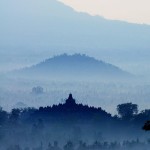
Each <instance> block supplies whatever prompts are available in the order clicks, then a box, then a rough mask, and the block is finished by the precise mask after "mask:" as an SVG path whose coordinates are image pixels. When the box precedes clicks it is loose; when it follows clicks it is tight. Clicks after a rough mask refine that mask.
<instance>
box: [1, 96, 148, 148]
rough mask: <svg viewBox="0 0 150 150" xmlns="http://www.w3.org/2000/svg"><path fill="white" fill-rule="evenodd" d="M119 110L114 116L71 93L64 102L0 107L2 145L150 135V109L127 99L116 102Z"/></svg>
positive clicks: (129, 138)
mask: <svg viewBox="0 0 150 150" xmlns="http://www.w3.org/2000/svg"><path fill="white" fill-rule="evenodd" d="M117 111H118V114H117V115H114V116H113V115H111V114H110V113H107V112H106V111H105V110H103V109H102V108H100V107H99V108H95V107H89V106H88V105H83V104H77V103H76V101H75V99H74V98H73V97H72V94H70V95H69V97H68V99H66V102H65V103H64V104H58V105H53V106H47V107H40V108H39V109H36V108H24V109H13V110H12V111H11V112H6V111H4V110H3V109H2V108H1V109H0V143H1V144H0V149H1V150H3V149H4V150H5V149H6V147H7V146H8V145H16V144H20V145H22V146H26V145H28V146H29V147H30V146H33V143H34V146H38V145H39V141H43V144H44V146H45V145H46V143H48V142H49V141H55V140H59V143H60V144H61V145H63V144H65V143H66V141H68V140H70V141H73V142H74V143H77V142H78V141H80V140H83V141H88V142H89V143H90V142H94V141H101V142H103V141H104V140H109V141H115V140H117V142H122V141H124V140H132V139H135V138H140V139H142V140H147V139H148V138H149V137H148V134H147V133H145V132H144V131H143V130H142V127H143V125H144V123H145V122H146V121H147V120H149V119H150V110H143V111H141V112H139V111H138V105H136V104H132V103H124V104H119V105H118V106H117ZM129 143H130V142H129ZM16 149H17V148H16ZM16 149H15V150H16ZM86 149H88V148H85V150H86ZM8 150H13V148H11V149H8ZM18 150H19V148H18ZM65 150H67V149H65ZM68 150H69V149H68Z"/></svg>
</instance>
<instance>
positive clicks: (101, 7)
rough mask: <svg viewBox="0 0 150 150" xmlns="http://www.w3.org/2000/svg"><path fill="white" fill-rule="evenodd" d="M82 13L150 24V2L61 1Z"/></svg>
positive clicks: (142, 0) (113, 0)
mask: <svg viewBox="0 0 150 150" xmlns="http://www.w3.org/2000/svg"><path fill="white" fill-rule="evenodd" d="M59 1H61V2H64V3H65V4H67V5H69V6H71V7H73V8H74V9H75V10H77V11H80V12H88V13H90V14H91V15H100V16H103V17H105V18H108V19H113V20H123V21H128V22H134V23H142V24H143V23H144V24H150V0H59Z"/></svg>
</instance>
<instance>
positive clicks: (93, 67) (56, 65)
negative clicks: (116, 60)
mask: <svg viewBox="0 0 150 150" xmlns="http://www.w3.org/2000/svg"><path fill="white" fill-rule="evenodd" d="M14 74H15V76H16V75H17V76H18V77H24V78H29V77H30V78H33V79H38V80H40V79H43V78H44V79H48V80H49V79H56V80H64V79H65V80H67V81H68V80H81V81H82V80H87V79H88V80H96V81H97V80H103V79H107V80H108V79H109V80H113V79H130V78H131V77H132V75H131V74H130V73H128V72H126V71H123V70H122V69H120V68H118V67H116V66H115V65H112V64H109V63H106V62H104V61H100V60H96V59H95V58H93V57H89V56H87V55H81V54H74V55H67V54H62V55H58V56H55V57H52V58H50V59H46V60H45V61H43V62H41V63H38V64H36V65H33V66H31V67H28V68H24V69H21V70H18V71H14V72H12V75H14Z"/></svg>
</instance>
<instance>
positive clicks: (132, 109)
mask: <svg viewBox="0 0 150 150" xmlns="http://www.w3.org/2000/svg"><path fill="white" fill-rule="evenodd" d="M117 111H118V114H119V115H120V116H121V117H122V118H124V119H130V118H131V117H133V116H134V115H135V114H137V113H138V105H137V104H132V103H124V104H120V105H118V106H117Z"/></svg>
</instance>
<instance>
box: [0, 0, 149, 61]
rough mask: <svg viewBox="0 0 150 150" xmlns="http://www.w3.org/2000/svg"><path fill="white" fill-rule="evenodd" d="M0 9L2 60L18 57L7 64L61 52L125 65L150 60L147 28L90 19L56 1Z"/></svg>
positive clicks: (34, 1)
mask: <svg viewBox="0 0 150 150" xmlns="http://www.w3.org/2000/svg"><path fill="white" fill-rule="evenodd" d="M8 5H9V6H10V7H9V8H8V7H7V6H8ZM16 6H17V7H16ZM1 8H3V9H0V18H1V28H0V32H1V35H3V36H1V38H0V45H1V53H2V54H3V55H1V57H3V56H4V55H5V57H7V56H8V57H9V56H10V54H12V55H13V56H16V55H17V59H15V58H14V57H13V58H8V60H9V62H10V60H12V59H13V61H20V59H21V58H24V57H25V58H26V59H25V60H30V61H33V62H34V63H35V62H38V61H39V60H40V59H41V57H42V59H43V58H45V57H46V56H47V55H51V56H52V55H53V54H54V53H55V54H57V53H59V54H60V53H64V52H66V53H70V52H71V53H86V54H88V55H90V54H91V53H92V55H93V56H95V55H96V54H98V56H100V55H102V56H103V54H105V57H106V56H110V55H111V59H114V60H116V59H115V58H116V57H117V58H118V57H119V58H120V59H119V60H122V59H124V61H127V62H129V61H128V59H129V60H132V61H133V60H135V59H138V58H137V57H140V58H141V57H142V56H145V57H144V60H145V59H147V60H149V54H147V52H148V49H149V48H150V46H149V39H150V26H149V25H139V24H133V23H127V22H122V21H112V20H107V19H104V18H103V17H100V16H90V15H88V14H86V13H79V12H76V11H74V10H73V9H72V8H70V7H69V6H66V5H64V4H63V3H61V2H59V1H56V0H45V1H44V2H43V1H40V0H26V1H21V2H20V1H19V0H13V1H8V0H2V1H1ZM14 8H15V11H14ZM7 9H9V11H8V10H7ZM7 12H8V13H7ZM10 25H11V27H10ZM122 51H123V52H122ZM139 51H140V54H141V55H140V56H139V55H137V54H139ZM141 51H142V52H141ZM133 52H136V53H133ZM145 52H146V53H145ZM35 54H36V55H38V56H40V58H38V61H37V60H36V61H34V59H33V58H32V56H34V57H35ZM118 55H119V56H118ZM135 55H136V56H135ZM29 56H30V57H29ZM20 57H21V58H20ZM114 57H115V58H114ZM36 59H37V58H36ZM2 60H4V58H2ZM26 62H27V61H26Z"/></svg>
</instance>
